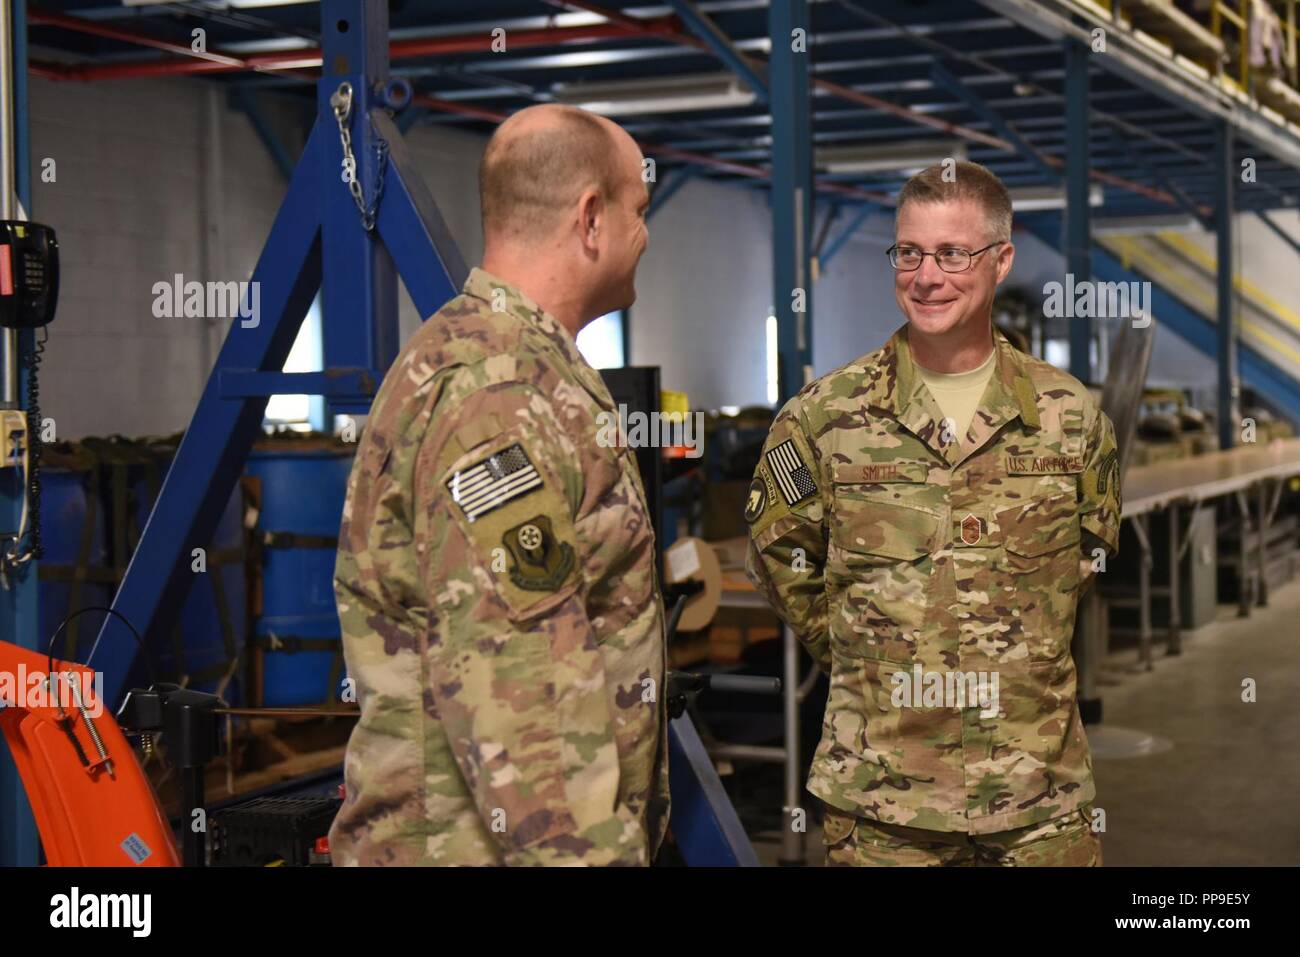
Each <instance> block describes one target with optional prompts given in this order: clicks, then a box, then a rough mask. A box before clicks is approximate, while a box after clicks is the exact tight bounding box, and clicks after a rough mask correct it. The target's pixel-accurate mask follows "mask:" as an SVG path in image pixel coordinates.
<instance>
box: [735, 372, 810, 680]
mask: <svg viewBox="0 0 1300 957" xmlns="http://www.w3.org/2000/svg"><path fill="white" fill-rule="evenodd" d="M813 449H814V445H813V442H812V440H811V438H810V437H809V434H808V430H807V425H806V423H805V421H804V419H803V416H802V413H801V411H800V406H799V399H798V397H796V398H794V399H791V400H790V401H789V402H788V403H786V405H785V408H783V409H782V410H781V412H780V414H779V415H777V417H776V420H775V421H774V422H773V423H772V431H771V432H770V433H769V434H768V437H767V441H766V442H765V443H764V444H763V451H762V454H761V455H760V456H759V462H758V468H756V469H755V470H754V480H753V481H752V482H751V483H750V486H749V494H748V496H747V497H746V501H745V520H746V522H748V524H749V549H748V554H747V557H746V560H745V568H746V571H747V572H748V573H749V578H750V580H751V581H752V582H753V583H754V585H755V587H757V588H758V590H759V591H760V592H761V593H762V594H763V595H764V596H765V597H766V598H767V600H768V602H769V603H770V604H771V606H772V609H773V610H774V611H775V612H776V614H777V616H778V617H780V619H781V620H782V621H784V622H785V623H786V624H787V625H789V626H790V628H791V630H793V631H794V633H795V636H796V637H797V638H798V639H799V641H800V642H801V643H802V644H803V646H804V647H805V648H807V649H808V653H809V654H810V655H812V657H813V660H814V661H816V662H817V664H818V665H819V666H820V667H821V668H822V669H823V670H825V671H830V667H831V652H830V634H829V630H828V623H827V618H826V588H825V584H826V582H825V567H826V526H825V522H824V520H823V519H824V515H825V509H824V506H823V503H822V496H823V495H824V494H825V491H826V489H827V486H826V483H825V480H824V479H823V478H822V477H821V476H820V472H819V468H818V462H817V460H816V458H815V457H814V454H813Z"/></svg>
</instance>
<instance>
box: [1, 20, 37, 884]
mask: <svg viewBox="0 0 1300 957" xmlns="http://www.w3.org/2000/svg"><path fill="white" fill-rule="evenodd" d="M0 2H9V0H0ZM10 13H11V21H12V23H13V39H12V44H13V46H12V55H13V76H12V77H5V78H4V82H10V81H12V83H13V91H14V129H13V143H14V192H15V193H16V194H17V196H18V202H19V203H21V204H22V207H23V209H24V210H26V212H27V216H28V218H29V219H30V218H32V183H31V152H30V142H31V141H30V138H29V136H30V127H29V123H28V115H29V114H28V104H27V2H26V0H12V3H11V5H10ZM34 345H35V334H34V333H33V332H31V331H30V330H24V331H22V332H19V333H18V354H19V356H20V357H22V358H23V359H25V358H26V357H27V356H29V355H31V352H32V348H33V347H34ZM27 380H28V372H27V369H26V366H25V364H23V365H21V366H20V368H19V382H18V400H19V404H20V405H21V407H22V408H23V409H24V410H25V409H26V408H27ZM0 475H2V476H3V478H2V479H0V499H2V500H3V509H4V514H5V515H6V516H7V517H8V523H7V524H8V526H9V527H10V528H15V529H16V528H17V527H18V524H19V521H20V520H21V515H22V508H23V495H24V490H23V488H22V484H21V480H20V476H19V474H18V470H17V469H4V470H3V472H2V473H0ZM38 566H39V563H38V562H35V561H32V562H29V563H28V564H27V565H25V566H24V567H23V570H22V572H20V573H19V574H17V575H14V576H12V577H11V578H10V580H9V583H8V587H6V588H5V589H3V590H0V621H3V622H4V623H5V625H4V628H3V630H2V631H0V638H3V639H4V640H6V641H11V642H13V643H14V644H16V645H20V646H21V647H24V648H39V647H41V635H40V633H39V622H40V592H39V587H40V586H39V570H38ZM40 853H41V849H40V840H39V838H38V837H37V834H36V821H35V820H34V819H33V818H32V811H31V806H30V805H29V803H28V801H27V793H26V791H24V789H23V783H22V781H21V780H20V779H19V777H18V768H17V767H16V766H15V765H14V762H13V758H12V757H11V756H10V754H9V751H8V749H7V748H3V747H0V866H5V867H11V866H15V865H36V864H38V863H40Z"/></svg>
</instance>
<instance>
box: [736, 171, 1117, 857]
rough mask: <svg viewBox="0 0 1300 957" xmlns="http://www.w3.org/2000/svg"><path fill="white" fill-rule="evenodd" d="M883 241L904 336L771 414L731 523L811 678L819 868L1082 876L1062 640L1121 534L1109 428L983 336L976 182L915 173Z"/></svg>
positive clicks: (1035, 364)
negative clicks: (1068, 870)
mask: <svg viewBox="0 0 1300 957" xmlns="http://www.w3.org/2000/svg"><path fill="white" fill-rule="evenodd" d="M952 172H955V177H953V176H952V175H945V174H950V173H952ZM896 228H897V233H896V238H897V242H896V243H895V245H893V246H892V247H890V249H889V250H888V255H889V261H890V264H891V265H892V266H893V268H894V270H895V271H894V276H895V297H896V299H897V301H898V305H899V308H900V310H901V311H902V313H903V315H904V316H905V317H906V319H907V322H906V324H905V325H904V326H903V327H902V328H901V329H899V330H898V332H896V333H895V334H894V336H893V337H892V338H891V339H890V340H889V342H887V343H886V344H885V346H884V348H882V349H880V350H879V351H877V352H874V353H871V354H870V355H866V356H863V357H862V358H860V359H857V360H855V361H853V362H851V363H849V364H848V365H846V366H843V367H841V368H840V369H837V370H836V371H834V372H831V373H830V374H828V375H826V376H823V377H822V378H820V379H818V380H817V381H815V382H813V383H811V384H810V385H808V386H807V387H805V388H804V389H803V390H802V391H801V392H799V394H798V395H796V396H795V397H794V398H793V399H791V400H790V401H789V402H788V403H787V404H786V405H785V407H784V408H783V409H782V410H781V412H780V414H779V415H778V416H777V418H776V421H775V422H774V424H773V426H772V431H771V434H770V435H769V437H768V440H767V442H766V444H765V445H764V448H763V453H762V455H761V457H760V461H759V465H758V468H757V470H756V472H755V476H754V481H753V484H752V486H751V489H750V495H749V497H748V500H747V508H746V520H747V521H748V523H749V529H750V537H751V543H750V548H749V559H748V569H749V574H750V577H751V578H752V579H753V580H754V582H755V584H756V585H757V586H758V587H759V589H760V590H761V591H762V592H763V593H764V594H765V595H766V596H767V598H768V599H769V601H770V602H771V604H772V606H773V608H774V609H775V610H776V611H777V613H778V614H779V615H780V616H781V617H782V618H783V619H784V620H785V621H786V623H787V624H788V625H789V626H790V627H791V628H792V629H793V630H794V632H795V634H796V635H798V637H799V638H800V640H801V641H802V642H803V644H804V646H805V647H806V648H807V649H808V651H809V652H810V653H811V654H812V656H813V658H814V659H815V660H816V661H817V663H818V664H819V665H820V666H821V667H822V668H823V669H825V670H826V671H827V672H829V673H830V681H831V685H830V696H829V700H828V702H827V707H826V715H825V719H824V722H823V728H822V739H821V743H820V745H819V746H818V749H817V752H816V755H815V757H814V760H813V765H812V771H811V774H810V776H809V781H808V789H809V790H810V791H811V792H812V793H813V794H814V795H816V796H817V797H818V798H820V799H821V800H822V801H823V802H824V803H825V811H826V813H825V840H826V844H827V862H828V863H829V864H833V865H1002V866H1006V865H1021V866H1023V865H1087V866H1095V865H1098V864H1100V863H1101V849H1100V840H1099V837H1098V834H1097V832H1096V831H1095V830H1094V822H1093V816H1092V814H1091V809H1092V801H1093V799H1094V796H1095V787H1094V785H1093V775H1092V759H1091V756H1090V754H1089V750H1088V742H1087V738H1086V736H1085V734H1084V729H1083V724H1082V722H1081V720H1080V717H1079V712H1078V707H1077V705H1076V701H1075V683H1076V678H1075V668H1074V662H1073V660H1072V658H1071V656H1070V639H1071V634H1072V631H1073V625H1074V616H1075V609H1076V606H1077V604H1078V600H1079V596H1080V595H1081V594H1082V592H1083V590H1084V588H1085V586H1086V585H1087V583H1088V580H1089V577H1090V575H1091V574H1093V572H1094V571H1095V570H1099V569H1100V568H1101V567H1103V562H1104V559H1105V556H1106V554H1107V553H1111V552H1114V550H1115V548H1116V545H1117V542H1118V538H1119V524H1120V489H1119V481H1118V479H1119V475H1118V467H1117V458H1116V452H1115V438H1114V432H1113V429H1112V427H1111V423H1110V421H1109V420H1108V419H1107V418H1106V416H1105V415H1104V414H1103V413H1102V412H1101V410H1100V409H1099V408H1098V406H1097V403H1096V402H1095V400H1094V399H1093V398H1092V396H1091V395H1090V393H1089V392H1088V390H1087V389H1086V388H1085V387H1084V386H1083V384H1082V383H1080V382H1079V381H1078V380H1076V379H1074V378H1072V377H1071V376H1070V375H1068V374H1067V373H1065V372H1063V371H1062V370H1060V369H1057V368H1055V367H1053V366H1051V365H1049V364H1047V363H1046V362H1043V361H1041V360H1039V359H1036V358H1033V357H1031V356H1028V355H1026V354H1024V353H1022V352H1019V351H1018V350H1016V349H1015V348H1014V347H1013V346H1012V345H1011V344H1010V343H1009V342H1008V341H1007V340H1006V338H1005V337H1003V336H1002V335H1001V334H1000V333H998V332H997V331H996V330H995V329H994V328H993V323H992V310H993V297H994V293H995V291H996V289H997V286H998V285H999V284H1000V283H1001V282H1002V281H1003V280H1004V279H1005V278H1006V277H1007V275H1008V274H1009V273H1010V271H1011V264H1012V261H1013V258H1014V256H1015V247H1014V246H1013V245H1012V243H1011V201H1010V197H1009V196H1008V195H1007V191H1006V188H1005V186H1003V184H1002V183H1001V182H1000V181H999V180H998V179H997V177H996V176H994V175H993V174H992V173H990V172H989V171H988V170H986V169H984V167H982V166H979V165H977V164H974V163H966V162H961V163H957V164H956V166H955V168H952V167H950V168H949V169H945V167H943V166H935V167H932V168H930V169H927V170H924V171H923V172H921V173H919V174H917V175H916V176H914V177H913V178H912V179H911V180H909V181H908V182H907V184H906V185H905V186H904V187H903V190H902V192H901V193H900V195H899V201H898V209H897V219H896Z"/></svg>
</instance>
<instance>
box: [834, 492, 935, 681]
mask: <svg viewBox="0 0 1300 957" xmlns="http://www.w3.org/2000/svg"><path fill="white" fill-rule="evenodd" d="M830 524H831V534H830V548H829V549H828V551H827V562H826V580H827V588H828V591H829V592H830V596H829V597H830V601H831V608H830V613H831V616H830V617H831V642H832V647H833V649H834V650H835V651H836V652H838V653H839V654H841V655H845V656H848V657H853V658H876V659H881V660H884V661H893V662H899V663H908V662H910V661H912V659H913V658H914V656H915V654H916V646H917V642H918V640H919V639H920V636H921V628H922V626H923V625H924V622H925V612H926V607H927V604H928V602H927V597H926V588H927V586H928V585H929V583H930V577H931V574H932V572H933V568H934V563H933V561H932V559H931V557H930V556H931V553H932V551H933V550H934V547H935V544H936V539H937V536H938V532H939V524H940V522H939V516H938V515H936V514H933V513H931V512H928V511H925V510H922V509H919V508H914V507H912V506H909V505H901V504H898V503H896V502H891V501H887V500H885V496H884V495H883V494H882V495H881V496H879V497H876V496H858V495H854V496H845V495H840V494H837V496H836V499H835V514H834V517H833V520H832V521H831V523H830Z"/></svg>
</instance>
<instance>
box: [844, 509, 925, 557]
mask: <svg viewBox="0 0 1300 957" xmlns="http://www.w3.org/2000/svg"><path fill="white" fill-rule="evenodd" d="M938 532H939V516H937V515H932V514H931V513H929V512H924V511H922V510H921V509H919V508H910V507H908V506H906V505H898V504H896V503H894V502H876V501H871V500H869V499H862V500H858V499H847V500H846V499H839V500H838V501H837V502H836V512H835V516H834V519H833V521H832V522H831V540H832V541H834V542H835V544H836V545H838V546H839V547H840V548H843V549H845V550H846V551H850V552H864V553H866V554H869V555H883V556H885V557H887V558H895V559H898V560H900V561H916V560H917V559H918V558H921V557H922V556H924V555H928V554H930V552H932V551H933V550H934V543H935V536H936V535H937V534H938Z"/></svg>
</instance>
